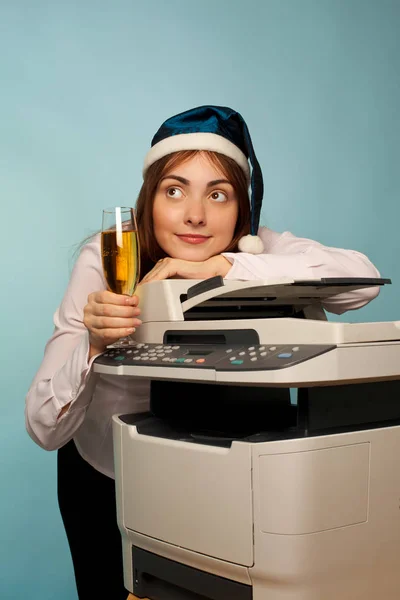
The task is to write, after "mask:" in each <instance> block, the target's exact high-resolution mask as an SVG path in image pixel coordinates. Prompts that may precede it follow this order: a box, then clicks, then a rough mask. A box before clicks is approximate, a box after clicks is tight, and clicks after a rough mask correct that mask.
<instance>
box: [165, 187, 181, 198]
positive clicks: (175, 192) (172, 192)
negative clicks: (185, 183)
mask: <svg viewBox="0 0 400 600" xmlns="http://www.w3.org/2000/svg"><path fill="white" fill-rule="evenodd" d="M167 196H168V197H169V198H182V191H181V190H180V189H179V188H176V187H170V188H168V189H167Z"/></svg>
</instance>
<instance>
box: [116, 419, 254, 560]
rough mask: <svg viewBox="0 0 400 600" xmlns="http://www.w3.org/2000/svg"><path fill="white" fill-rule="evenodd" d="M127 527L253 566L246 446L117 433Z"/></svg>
mask: <svg viewBox="0 0 400 600" xmlns="http://www.w3.org/2000/svg"><path fill="white" fill-rule="evenodd" d="M121 452H122V458H121V466H120V476H121V477H122V480H123V482H124V483H123V488H122V489H123V497H122V503H123V510H122V514H123V515H124V527H125V528H126V529H128V530H131V531H134V532H138V533H140V534H142V535H146V536H149V537H151V538H156V539H158V540H162V541H165V542H168V543H169V544H172V545H174V546H180V547H182V548H186V549H188V550H191V551H193V552H197V553H200V554H204V555H207V556H211V557H214V558H218V559H220V560H225V561H229V562H231V563H236V564H238V565H244V566H250V565H252V564H253V511H252V505H253V503H252V483H251V473H252V472H251V450H250V445H249V444H240V443H234V444H232V446H231V447H230V448H220V447H213V446H208V445H202V444H193V443H188V442H181V441H176V440H170V439H163V438H158V437H152V436H148V435H141V434H139V433H138V432H137V428H136V427H135V426H133V425H124V426H123V431H122V445H121Z"/></svg>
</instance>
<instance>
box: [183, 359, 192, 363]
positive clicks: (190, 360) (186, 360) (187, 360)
mask: <svg viewBox="0 0 400 600" xmlns="http://www.w3.org/2000/svg"><path fill="white" fill-rule="evenodd" d="M191 362H193V358H185V363H191Z"/></svg>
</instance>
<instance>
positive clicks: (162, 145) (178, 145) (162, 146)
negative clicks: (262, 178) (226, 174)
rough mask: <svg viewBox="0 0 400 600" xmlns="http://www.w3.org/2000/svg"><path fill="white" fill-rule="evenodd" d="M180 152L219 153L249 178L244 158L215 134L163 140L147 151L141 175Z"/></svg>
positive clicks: (237, 149) (238, 151) (195, 134)
mask: <svg viewBox="0 0 400 600" xmlns="http://www.w3.org/2000/svg"><path fill="white" fill-rule="evenodd" d="M181 150H208V151H209V152H219V153H220V154H224V155H225V156H228V157H229V158H232V160H234V161H235V162H236V163H237V164H238V165H239V166H240V167H241V168H242V169H243V171H244V172H245V174H246V176H247V178H249V177H250V168H249V163H248V160H247V158H246V156H245V155H244V154H243V152H242V151H241V150H240V148H238V147H237V146H235V144H233V143H232V142H230V141H229V140H227V139H226V138H224V137H223V136H222V135H218V134H216V133H203V132H197V133H179V134H177V135H171V136H170V137H167V138H164V139H163V140H161V141H160V142H157V144H154V146H153V147H152V148H151V149H150V150H149V151H148V153H147V154H146V157H145V159H144V166H143V175H144V174H145V172H146V171H147V169H148V168H149V166H150V165H152V164H153V163H155V162H156V161H157V160H159V159H160V158H163V157H164V156H167V155H168V154H172V153H173V152H179V151H181Z"/></svg>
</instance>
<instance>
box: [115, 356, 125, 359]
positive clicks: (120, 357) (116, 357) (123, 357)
mask: <svg viewBox="0 0 400 600" xmlns="http://www.w3.org/2000/svg"><path fill="white" fill-rule="evenodd" d="M114 360H125V356H114Z"/></svg>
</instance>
